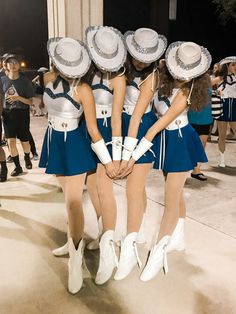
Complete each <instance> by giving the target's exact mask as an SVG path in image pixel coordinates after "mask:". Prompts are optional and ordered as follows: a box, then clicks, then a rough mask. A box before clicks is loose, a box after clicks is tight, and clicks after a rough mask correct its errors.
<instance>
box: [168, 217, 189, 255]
mask: <svg viewBox="0 0 236 314" xmlns="http://www.w3.org/2000/svg"><path fill="white" fill-rule="evenodd" d="M184 222H185V219H184V218H179V220H178V222H177V225H176V227H175V230H174V231H173V233H172V235H171V237H170V241H169V243H168V245H167V247H166V252H167V253H169V252H171V251H184V249H185V242H184Z"/></svg>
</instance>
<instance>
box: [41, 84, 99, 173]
mask: <svg viewBox="0 0 236 314" xmlns="http://www.w3.org/2000/svg"><path fill="white" fill-rule="evenodd" d="M72 96H73V88H72V87H70V90H69V92H68V93H66V92H65V91H64V88H63V84H62V81H60V82H59V83H58V85H57V87H56V88H55V89H54V88H53V83H52V82H50V83H48V84H47V86H46V88H45V91H44V95H43V101H44V103H45V105H46V107H47V111H48V128H47V131H46V134H45V137H44V142H43V147H42V153H41V157H40V162H39V167H42V168H46V173H49V174H60V175H64V176H72V175H77V174H82V173H86V172H88V171H90V170H93V169H96V167H97V164H96V160H95V156H94V153H93V151H92V149H91V147H90V145H89V143H88V141H87V140H86V138H85V136H84V132H83V131H82V130H81V127H79V119H80V117H81V115H82V113H83V108H82V106H81V105H80V104H79V103H77V102H75V101H74V100H73V98H72Z"/></svg>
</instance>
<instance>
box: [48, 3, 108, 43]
mask: <svg viewBox="0 0 236 314" xmlns="http://www.w3.org/2000/svg"><path fill="white" fill-rule="evenodd" d="M47 6H48V36H49V37H57V36H59V37H65V36H68V37H72V38H75V39H83V38H84V32H85V29H86V28H87V27H88V26H90V25H103V0H47Z"/></svg>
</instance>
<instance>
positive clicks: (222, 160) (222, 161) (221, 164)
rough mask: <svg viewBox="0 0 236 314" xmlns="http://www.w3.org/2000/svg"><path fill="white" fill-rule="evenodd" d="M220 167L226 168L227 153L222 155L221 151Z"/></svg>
mask: <svg viewBox="0 0 236 314" xmlns="http://www.w3.org/2000/svg"><path fill="white" fill-rule="evenodd" d="M219 167H222V168H224V167H225V153H221V151H219Z"/></svg>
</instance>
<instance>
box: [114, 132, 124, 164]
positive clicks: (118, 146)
mask: <svg viewBox="0 0 236 314" xmlns="http://www.w3.org/2000/svg"><path fill="white" fill-rule="evenodd" d="M121 152H122V136H112V158H113V160H121Z"/></svg>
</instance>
